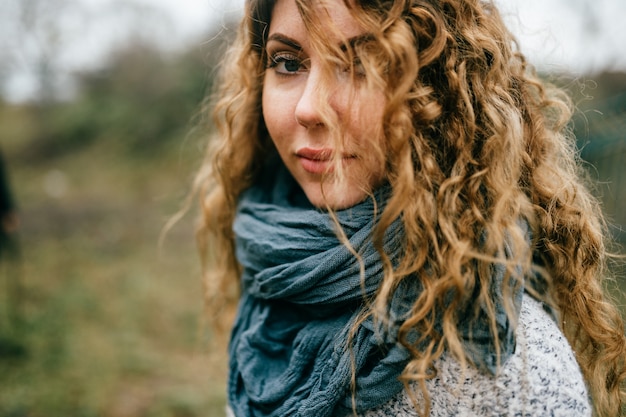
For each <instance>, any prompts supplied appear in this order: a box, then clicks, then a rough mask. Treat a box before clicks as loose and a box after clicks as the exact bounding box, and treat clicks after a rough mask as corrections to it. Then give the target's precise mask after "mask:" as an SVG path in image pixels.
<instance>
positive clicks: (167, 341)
mask: <svg viewBox="0 0 626 417" xmlns="http://www.w3.org/2000/svg"><path fill="white" fill-rule="evenodd" d="M5 110H7V109H5ZM7 111H9V110H7ZM11 111H14V110H11ZM5 116H6V114H5ZM22 116H24V117H26V116H25V115H24V114H23V115H22ZM4 119H5V120H6V117H5V118H4ZM11 125H23V126H29V124H28V122H27V121H26V120H21V121H20V120H19V113H15V114H12V115H11V123H6V124H4V129H3V130H2V132H3V133H7V132H8V131H10V129H11ZM26 130H28V129H26ZM13 133H15V134H14V135H12V136H11V135H5V137H12V138H13V140H8V141H3V143H2V147H3V153H4V156H5V159H6V160H7V165H8V168H9V174H10V179H11V185H12V188H13V191H14V194H15V197H16V201H17V203H18V205H19V207H18V208H19V217H20V221H21V227H20V230H19V234H18V239H19V245H20V250H21V261H20V262H19V263H15V262H13V263H7V262H3V264H0V266H1V267H2V268H3V269H4V271H3V273H1V274H0V278H1V279H2V281H3V282H2V286H3V287H4V288H7V286H8V285H9V284H10V282H9V281H11V280H15V279H16V278H19V286H20V288H19V289H20V291H19V292H18V293H17V294H18V295H17V299H15V298H16V297H15V293H13V294H14V295H13V298H14V299H12V300H10V299H9V295H8V291H2V292H1V293H0V338H1V339H2V341H3V343H4V345H5V347H6V346H8V347H10V349H5V350H4V351H3V354H2V355H0V387H1V389H0V416H12V417H18V416H33V417H35V416H45V417H51V416H111V417H130V416H181V417H182V416H219V415H223V409H224V401H225V400H224V392H225V387H224V381H225V372H226V361H225V356H224V352H223V351H221V350H219V351H215V350H211V349H210V346H211V344H210V342H211V335H210V333H208V330H207V329H206V326H204V322H203V320H202V314H203V305H202V303H203V299H202V285H201V278H200V270H199V261H198V257H197V252H196V248H195V242H194V236H193V221H194V218H193V217H194V215H193V213H191V214H190V215H188V216H187V217H186V218H184V219H183V220H182V221H181V222H179V223H178V224H176V225H175V226H174V228H173V229H172V230H170V231H169V232H168V233H167V235H166V237H165V240H164V242H163V244H162V246H161V247H159V244H158V238H159V234H160V233H161V231H162V229H163V227H164V224H165V223H166V221H167V220H168V219H169V218H170V217H171V216H172V215H173V214H174V213H175V212H176V211H177V210H178V209H179V208H180V207H181V201H182V200H183V199H184V197H185V196H186V193H187V192H188V190H189V185H190V183H191V176H192V174H193V168H194V167H195V165H196V164H197V162H198V161H199V159H200V151H199V150H198V149H199V147H198V146H196V145H197V141H193V140H190V139H185V137H184V136H183V137H182V139H179V140H173V141H170V142H169V143H168V145H167V146H166V147H165V148H164V149H161V151H159V152H158V153H151V154H150V155H149V156H147V157H146V156H141V153H133V154H129V153H128V152H125V151H124V149H123V148H122V147H120V143H119V141H116V140H110V141H107V140H106V138H102V139H99V140H96V141H92V142H91V143H90V144H89V145H88V146H84V147H80V148H77V149H75V150H72V151H71V152H67V153H66V154H64V155H62V156H59V157H55V158H38V159H33V158H31V159H29V158H23V159H20V158H21V156H23V155H24V154H29V153H30V152H32V149H28V147H29V146H35V144H34V143H29V142H28V139H27V137H26V136H27V135H26V133H25V131H20V130H19V129H16V130H15V131H14V132H13ZM24 160H25V162H24ZM11 303H13V304H14V305H15V306H16V308H17V309H18V313H19V314H18V316H17V319H18V320H17V321H15V320H10V314H9V312H8V309H9V308H10V305H11Z"/></svg>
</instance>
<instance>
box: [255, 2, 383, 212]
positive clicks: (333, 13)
mask: <svg viewBox="0 0 626 417" xmlns="http://www.w3.org/2000/svg"><path fill="white" fill-rule="evenodd" d="M315 3H316V4H318V2H315ZM319 3H322V2H319ZM324 4H325V5H326V7H327V9H328V14H325V12H322V13H320V16H323V18H327V22H323V24H326V23H327V24H328V28H329V31H328V33H337V34H338V35H339V36H337V39H336V42H337V44H340V43H341V42H342V41H343V42H346V41H347V42H348V43H350V41H351V40H355V39H358V38H359V37H361V36H363V35H365V33H364V31H363V30H362V29H361V28H360V27H359V25H358V24H357V22H356V21H355V20H354V18H353V17H352V16H351V15H350V12H349V11H348V9H347V8H346V6H345V5H344V3H343V1H341V0H334V1H329V2H324ZM316 7H319V4H318V6H316ZM331 38H333V39H334V37H331ZM267 39H268V41H267V51H266V52H267V56H268V64H267V66H268V68H267V70H266V73H265V78H264V86H263V117H264V120H265V125H266V126H267V129H268V131H269V134H270V136H271V138H272V141H273V142H274V145H275V146H276V149H277V150H278V153H279V154H280V157H281V158H282V160H283V162H284V164H285V165H286V167H287V168H288V169H289V171H290V172H291V174H292V175H293V177H294V178H295V179H296V181H297V182H298V184H300V186H301V187H302V189H303V190H304V193H305V194H306V196H307V197H308V199H309V201H310V202H311V203H312V204H313V205H315V206H317V207H325V206H326V205H328V206H329V207H330V208H333V209H342V208H347V207H350V206H353V205H355V204H357V203H359V202H360V201H362V200H363V199H364V198H365V197H366V195H367V192H368V191H371V190H373V189H374V188H375V187H377V186H378V185H380V183H381V182H382V181H383V179H384V167H385V164H384V162H380V161H379V159H380V158H378V159H377V158H374V157H372V152H371V145H370V146H368V143H369V144H371V143H372V142H375V143H378V144H379V146H380V145H381V142H382V133H381V129H380V126H381V120H382V112H383V107H384V103H385V100H384V94H383V92H382V91H372V90H371V89H368V88H365V87H364V85H365V83H366V82H365V81H364V80H360V81H359V77H364V74H358V73H357V74H355V75H354V76H352V75H351V74H350V71H349V70H346V69H345V68H339V67H337V68H336V70H334V71H332V74H333V76H332V77H330V79H329V78H328V76H323V71H322V66H323V65H322V63H324V62H325V61H324V60H325V56H320V54H319V53H317V52H316V51H315V50H314V49H313V48H312V47H311V44H310V43H309V34H308V33H307V31H306V29H305V26H304V22H303V20H302V17H301V16H300V13H299V12H298V8H297V7H296V4H295V1H294V0H278V1H277V2H276V4H275V6H274V10H273V13H272V20H271V23H270V27H269V33H268V38H267ZM357 71H358V65H357ZM327 73H328V72H326V73H325V74H327ZM324 77H325V78H324ZM322 80H325V85H326V86H327V88H328V91H329V96H328V97H327V99H325V100H324V102H322V100H320V98H321V96H320V88H319V87H320V85H321V82H322ZM328 110H331V111H332V112H333V113H334V114H335V116H336V120H338V122H339V124H340V126H339V131H340V132H341V135H342V138H341V144H340V145H339V144H338V143H336V142H337V141H336V140H333V136H332V134H331V129H330V128H329V126H326V124H325V123H324V122H323V120H322V118H321V117H320V112H321V111H326V112H328ZM368 148H369V149H368ZM336 161H340V163H341V167H342V170H341V171H342V174H343V175H336V173H335V172H334V168H335V167H336V166H337V165H336Z"/></svg>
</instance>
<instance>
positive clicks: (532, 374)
mask: <svg viewBox="0 0 626 417" xmlns="http://www.w3.org/2000/svg"><path fill="white" fill-rule="evenodd" d="M516 336H517V347H516V351H515V354H514V355H513V356H512V357H511V358H510V359H509V360H508V361H507V363H506V364H505V366H504V367H503V368H502V369H501V371H500V372H499V374H498V375H497V376H495V377H494V376H492V375H487V374H484V373H481V372H480V371H478V370H476V369H475V368H468V369H466V370H465V374H464V375H463V376H462V375H461V366H460V364H459V363H458V362H457V361H456V360H454V359H453V358H451V357H450V356H449V355H448V356H446V355H444V357H442V358H440V359H439V360H438V361H437V362H436V367H437V369H438V376H437V377H436V378H434V379H432V380H430V381H428V382H427V387H428V392H429V395H430V397H431V412H430V417H443V416H446V417H447V416H520V417H521V416H524V417H526V416H563V417H578V416H591V413H592V407H591V404H590V400H589V396H588V394H587V388H586V386H585V382H584V380H583V377H582V374H581V371H580V368H579V366H578V364H577V362H576V359H575V357H574V353H573V351H572V349H571V347H570V345H569V343H568V342H567V340H566V339H565V337H564V336H563V333H562V332H561V330H560V329H559V327H558V326H557V324H556V323H555V322H554V320H553V319H552V317H551V316H550V315H549V314H547V313H546V312H545V311H544V309H543V307H542V306H541V304H540V303H539V302H537V301H535V300H534V299H532V298H531V297H529V296H527V295H525V296H524V299H523V302H522V311H521V315H520V320H519V324H518V327H517V330H516ZM418 392H419V390H418ZM417 398H418V400H419V399H420V398H421V395H419V394H418V395H417ZM417 415H418V414H417V412H416V411H415V409H414V408H413V405H412V402H411V400H410V398H409V396H408V394H407V393H406V392H402V393H400V394H399V395H398V396H396V397H395V398H393V399H392V400H391V401H389V402H388V403H386V404H384V405H383V406H381V407H379V408H377V409H374V410H370V411H368V412H367V413H365V414H363V416H362V417H382V416H397V417H402V416H411V417H413V416H417Z"/></svg>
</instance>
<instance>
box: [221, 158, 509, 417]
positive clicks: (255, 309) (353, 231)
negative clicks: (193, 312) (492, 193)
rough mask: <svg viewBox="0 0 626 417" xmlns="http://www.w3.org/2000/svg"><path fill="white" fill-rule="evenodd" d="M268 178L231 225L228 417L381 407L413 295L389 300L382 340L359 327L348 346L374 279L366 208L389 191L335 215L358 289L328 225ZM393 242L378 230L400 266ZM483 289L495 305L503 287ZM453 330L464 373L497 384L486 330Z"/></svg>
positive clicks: (502, 328)
mask: <svg viewBox="0 0 626 417" xmlns="http://www.w3.org/2000/svg"><path fill="white" fill-rule="evenodd" d="M271 171H273V172H265V173H264V175H263V176H262V180H260V181H258V182H257V184H255V185H254V186H252V187H251V188H250V189H248V190H247V191H246V192H244V194H243V195H242V197H241V199H240V201H239V204H238V211H237V216H236V220H235V224H234V231H235V236H236V254H237V259H238V261H239V262H240V263H241V265H242V267H243V275H242V278H241V279H242V296H241V300H240V304H239V311H238V316H237V319H236V323H235V326H234V328H233V332H232V338H231V343H230V347H229V354H230V374H229V384H228V400H229V405H230V407H231V408H232V410H233V412H234V413H235V415H236V416H237V417H249V416H250V417H251V416H255V417H256V416H259V417H260V416H263V417H269V416H271V417H288V416H301V417H305V416H310V417H325V416H333V415H345V414H347V413H349V412H350V411H352V410H353V408H354V409H355V410H356V411H357V412H363V411H365V410H367V409H370V408H374V407H376V406H379V405H382V404H383V403H385V402H387V401H388V400H390V399H391V398H392V397H393V396H394V395H396V394H397V393H398V392H400V391H401V390H402V389H403V385H402V383H401V382H400V381H399V379H398V376H399V375H400V373H401V372H402V370H403V369H404V367H405V366H406V364H407V363H408V361H409V359H410V355H409V353H408V351H407V350H406V349H405V348H404V347H403V346H401V345H400V344H399V343H397V336H398V333H397V332H398V327H399V326H400V324H401V323H402V321H403V318H404V317H405V316H406V315H407V313H408V311H409V309H410V306H411V304H412V302H413V300H415V297H416V294H418V292H419V291H420V287H419V283H416V282H413V284H412V285H413V287H414V288H408V287H407V288H404V289H403V290H402V291H396V295H395V298H394V300H393V302H392V303H391V306H390V311H389V315H390V318H391V320H390V324H389V325H386V326H385V327H384V329H383V328H382V326H375V325H374V323H373V321H372V320H368V321H365V322H364V323H363V324H362V325H360V326H359V328H358V330H357V331H356V334H355V335H354V337H353V338H352V341H351V345H350V346H348V334H349V332H350V329H351V328H352V326H353V324H354V322H355V320H356V317H357V315H358V314H359V312H360V311H361V309H362V308H363V302H364V299H366V298H367V297H372V296H373V295H374V294H375V292H376V290H377V289H378V287H379V284H380V282H381V280H382V277H383V267H382V263H381V260H380V256H379V254H378V252H377V251H376V249H375V248H374V246H373V244H372V242H371V232H372V230H373V228H374V225H375V218H374V216H373V213H374V207H375V206H374V204H375V203H376V204H377V205H378V210H379V212H380V210H381V209H382V207H383V206H384V204H385V200H386V198H387V197H388V194H389V190H388V188H387V187H383V188H382V189H380V190H378V191H377V192H376V193H375V200H376V201H374V199H372V198H368V199H366V200H365V201H363V202H362V203H360V204H358V205H356V206H354V207H352V208H350V209H346V210H341V211H338V212H337V213H336V214H337V218H338V220H339V223H340V224H341V227H342V228H343V230H344V231H345V233H346V235H347V236H348V238H349V240H350V244H351V245H352V247H353V248H354V249H356V250H357V252H358V253H359V254H360V257H361V259H362V262H363V265H362V266H363V267H364V270H365V279H364V280H362V278H361V274H360V264H359V262H358V261H357V259H356V258H355V256H354V255H353V254H352V253H350V251H349V250H348V249H347V248H346V247H345V246H344V245H343V244H341V243H340V242H339V240H338V238H337V236H336V232H335V226H334V225H333V222H332V220H331V218H330V216H329V215H328V213H326V212H323V211H321V210H318V209H316V208H315V207H313V206H311V205H310V203H308V201H307V200H306V197H305V196H304V194H303V192H302V190H301V189H300V188H299V186H298V185H297V184H296V183H295V181H294V180H293V178H292V177H291V176H290V175H289V173H288V172H287V171H286V169H284V167H283V166H282V165H281V164H279V167H278V168H274V169H273V170H271ZM402 233H403V232H402V227H401V222H400V221H399V220H398V221H396V222H395V223H393V224H392V225H391V227H390V228H389V229H388V230H387V233H386V236H385V239H384V249H385V251H386V253H387V254H388V255H389V257H390V259H391V261H392V263H393V262H394V261H395V260H397V259H398V258H399V256H400V255H401V252H402V245H401V242H402ZM495 273H496V275H502V274H503V271H501V270H498V269H497V268H496V269H495ZM493 281H494V283H495V284H494V285H495V286H494V291H495V293H494V296H498V294H500V290H499V288H500V286H501V285H500V284H501V282H502V279H501V277H500V279H497V276H496V279H494V280H493ZM516 301H518V302H521V293H520V294H519V297H516ZM518 305H519V303H518ZM496 307H497V308H496V322H497V325H498V333H499V338H500V341H501V343H500V347H501V351H500V360H501V361H503V360H505V359H506V358H507V357H508V356H510V355H511V354H512V352H513V350H514V346H515V340H514V334H513V331H512V326H510V323H509V320H508V319H507V316H506V313H505V312H504V309H503V308H502V307H501V303H497V302H496ZM461 326H462V328H461V335H462V336H463V337H464V338H465V339H466V341H467V343H466V348H467V350H468V355H469V357H470V359H471V360H472V362H474V363H475V364H476V365H477V366H479V367H482V368H484V369H487V370H488V371H491V372H495V369H496V358H497V356H498V355H497V353H496V351H495V348H494V346H493V343H492V337H491V333H490V332H489V330H488V324H487V321H486V320H484V321H482V322H481V320H478V321H475V320H473V321H471V322H468V323H465V324H463V323H461ZM375 327H376V328H375ZM353 372H354V375H355V379H354V387H355V388H356V389H355V390H353V385H352V377H353ZM353 391H354V393H353Z"/></svg>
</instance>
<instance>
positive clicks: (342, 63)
mask: <svg viewBox="0 0 626 417" xmlns="http://www.w3.org/2000/svg"><path fill="white" fill-rule="evenodd" d="M214 114H215V122H216V125H217V127H218V134H217V138H216V140H215V141H213V143H212V146H211V149H210V153H209V155H210V157H209V159H208V162H207V164H206V166H205V168H204V169H203V170H202V173H201V174H200V176H199V178H198V187H199V189H200V192H201V195H202V207H203V214H204V215H203V227H202V229H201V231H200V237H201V242H202V247H203V248H204V250H205V254H206V255H207V259H206V261H207V292H208V294H209V297H210V298H211V303H210V307H211V308H212V309H214V313H215V314H217V311H218V310H220V309H221V308H222V307H223V302H224V301H225V302H228V300H229V297H230V298H232V296H233V294H237V295H236V297H237V298H238V300H239V302H238V308H237V315H236V319H235V322H234V326H233V328H232V335H231V340H230V347H229V353H230V376H229V384H228V401H229V413H231V414H234V415H236V416H241V417H244V416H315V417H320V416H348V415H364V416H370V417H371V416H383V415H394V416H404V415H406V416H409V415H411V416H412V415H431V416H448V415H542V416H543V415H563V416H579V415H580V416H583V415H591V414H592V412H593V413H595V414H596V415H602V416H616V415H619V414H620V413H622V412H623V411H622V410H623V404H624V398H625V397H624V380H625V378H626V369H625V364H624V352H625V340H624V328H623V323H622V321H621V318H620V315H619V313H618V311H617V310H616V308H615V307H614V306H613V305H611V303H610V302H609V301H608V300H607V298H606V297H605V296H604V295H603V282H602V277H603V273H604V270H603V265H604V262H605V258H606V256H607V253H606V249H605V241H604V239H605V237H604V224H603V219H602V215H601V211H600V208H599V206H598V203H597V202H596V201H595V200H594V198H593V197H592V196H591V194H590V193H589V191H588V190H587V189H586V188H585V187H584V186H583V185H581V183H582V180H581V173H580V170H579V167H578V165H577V160H576V150H575V147H574V141H573V139H572V138H571V137H569V136H568V135H567V129H566V126H567V123H568V120H569V117H570V114H571V110H570V107H569V103H568V101H567V99H566V97H564V96H563V95H562V94H561V92H559V91H558V90H555V89H553V88H552V87H550V86H548V85H546V84H544V83H543V82H542V81H541V80H540V79H539V78H537V77H536V76H535V75H534V74H533V71H532V69H531V68H529V66H528V65H527V64H526V61H525V59H524V57H523V56H522V55H521V54H520V53H519V52H518V51H517V50H516V48H515V41H514V39H513V37H512V36H511V34H510V33H509V32H508V31H507V29H506V28H505V26H504V25H503V23H502V20H501V18H500V16H499V15H498V12H497V10H496V9H495V7H494V5H493V4H492V3H491V2H489V1H483V0H412V1H409V0H379V1H365V0H363V1H358V0H345V1H343V0H326V1H321V0H315V1H313V0H276V1H271V0H249V1H247V3H246V12H245V16H244V18H243V22H242V24H241V26H240V31H239V35H238V38H237V40H236V41H235V43H234V45H233V46H232V48H231V50H230V53H229V54H228V55H227V57H226V59H225V60H224V66H223V68H222V80H221V83H220V89H219V91H218V96H217V101H216V103H215V108H214ZM233 289H235V290H236V291H233ZM218 301H222V303H219V302H218Z"/></svg>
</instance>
